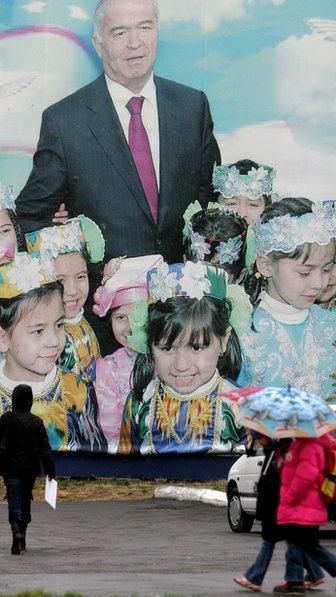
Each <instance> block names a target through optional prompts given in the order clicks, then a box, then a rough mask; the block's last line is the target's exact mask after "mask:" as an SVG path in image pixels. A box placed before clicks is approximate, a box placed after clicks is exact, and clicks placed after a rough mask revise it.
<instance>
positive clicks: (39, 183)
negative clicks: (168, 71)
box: [17, 0, 220, 262]
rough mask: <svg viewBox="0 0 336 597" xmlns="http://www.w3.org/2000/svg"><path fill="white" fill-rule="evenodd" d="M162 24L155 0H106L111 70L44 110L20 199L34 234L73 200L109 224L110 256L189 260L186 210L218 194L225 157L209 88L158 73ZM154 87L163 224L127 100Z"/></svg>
mask: <svg viewBox="0 0 336 597" xmlns="http://www.w3.org/2000/svg"><path fill="white" fill-rule="evenodd" d="M158 30H159V24H158V10H157V3H156V2H153V0H103V1H102V2H99V3H98V6H97V9H96V12H95V19H94V38H93V42H94V45H95V47H96V49H97V52H98V53H99V55H100V56H101V58H102V61H103V67H104V71H105V72H104V74H102V75H101V76H100V77H98V79H96V80H95V81H94V82H93V83H91V84H89V85H87V86H86V87H84V88H82V89H80V90H79V91H77V92H76V93H74V94H72V95H70V96H69V97H67V98H65V99H63V100H62V101H60V102H58V103H57V104H55V105H53V106H51V107H49V108H48V109H47V110H45V112H44V113H43V117H42V126H41V132H40V139H39V142H38V147H37V151H36V153H35V156H34V165H33V169H32V172H31V174H30V177H29V179H28V182H27V183H26V185H25V187H24V188H23V190H22V191H21V193H20V194H19V197H18V199H17V212H18V216H19V219H20V221H21V223H22V226H23V228H24V231H25V232H26V231H31V230H34V229H37V228H40V227H41V226H43V225H48V223H50V221H51V218H52V217H53V214H54V212H55V211H57V209H58V206H59V205H60V203H65V206H66V209H67V210H68V212H69V215H70V216H74V215H78V214H79V213H84V214H85V215H86V216H89V217H91V218H92V219H93V220H95V221H96V222H97V224H98V225H99V226H100V227H101V229H102V232H103V234H104V236H105V239H106V259H107V260H108V259H110V258H111V257H115V256H119V255H128V256H137V255H142V254H147V253H148V254H150V253H161V254H162V255H163V256H164V258H165V259H166V260H168V261H170V262H174V261H180V260H181V258H182V234H181V233H182V227H183V219H182V215H183V212H184V210H185V209H186V207H187V206H188V204H189V203H190V202H192V201H195V200H196V199H198V200H199V201H200V202H201V204H202V205H204V206H205V205H206V204H207V202H208V201H209V199H212V198H213V191H212V188H211V175H212V169H213V166H214V163H215V162H216V163H219V162H220V155H219V150H218V146H217V143H216V140H215V138H214V136H213V133H212V130H213V123H212V119H211V114H210V109H209V104H208V101H207V99H206V96H205V95H204V93H202V92H200V91H197V90H195V89H191V88H189V87H185V86H183V85H179V84H177V83H173V82H171V81H168V80H165V79H162V78H160V77H155V76H154V78H153V74H152V69H153V64H154V60H155V57H156V45H157V39H158ZM148 85H149V86H150V89H149V92H148V90H147V94H146V95H145V99H144V105H143V113H144V111H145V109H147V108H148V106H149V115H147V120H145V117H146V115H144V117H143V120H144V124H145V127H146V128H147V127H148V128H147V133H148V137H149V142H150V146H151V151H152V154H153V162H154V167H155V171H156V178H157V183H158V206H157V209H158V215H157V219H156V220H157V221H155V220H154V218H153V216H152V214H151V210H150V207H149V205H148V200H147V198H146V195H145V192H144V188H143V185H142V183H141V180H140V176H139V174H138V171H137V167H136V165H135V162H134V160H133V157H132V154H131V151H130V147H129V144H128V131H127V117H128V120H130V116H129V113H126V110H125V106H122V99H123V90H125V92H126V98H125V99H127V93H129V97H131V96H132V95H141V93H142V90H143V89H144V87H145V86H146V87H148ZM152 90H154V94H153V93H152V95H151V91H152ZM155 95H156V97H155ZM155 102H156V105H153V104H155ZM124 112H125V113H124ZM153 145H154V147H153ZM155 154H156V157H155Z"/></svg>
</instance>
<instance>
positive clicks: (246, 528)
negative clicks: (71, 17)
mask: <svg viewBox="0 0 336 597" xmlns="http://www.w3.org/2000/svg"><path fill="white" fill-rule="evenodd" d="M264 458H265V457H264V454H263V453H262V450H261V451H260V454H259V455H258V453H257V455H256V456H246V454H243V455H242V456H240V458H238V460H236V462H234V464H233V465H232V466H231V468H230V470H229V475H228V482H227V488H226V495H227V500H228V507H227V514H228V521H229V525H230V528H231V530H232V531H233V532H234V533H249V532H250V530H251V529H252V526H253V522H254V519H255V514H256V506H257V483H258V481H259V477H260V471H261V467H262V464H263V462H264Z"/></svg>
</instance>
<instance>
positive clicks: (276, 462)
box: [233, 390, 324, 592]
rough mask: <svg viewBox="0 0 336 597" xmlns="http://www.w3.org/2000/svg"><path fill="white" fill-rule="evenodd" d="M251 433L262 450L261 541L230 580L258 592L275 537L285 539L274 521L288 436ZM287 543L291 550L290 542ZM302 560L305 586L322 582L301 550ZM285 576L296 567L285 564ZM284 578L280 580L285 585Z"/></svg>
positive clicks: (290, 576)
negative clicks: (251, 557)
mask: <svg viewBox="0 0 336 597" xmlns="http://www.w3.org/2000/svg"><path fill="white" fill-rule="evenodd" d="M238 391H239V390H238ZM253 436H254V444H255V443H259V444H261V445H262V446H263V448H264V454H265V459H264V462H263V466H262V469H261V473H260V478H259V482H258V496H257V511H256V519H257V520H260V521H261V536H262V543H261V546H260V550H259V552H258V554H257V557H256V559H255V561H254V563H253V564H252V565H251V566H250V567H249V568H248V570H247V571H246V573H245V574H244V576H235V577H234V579H233V580H234V581H235V582H236V583H237V584H238V585H240V586H242V587H244V588H246V589H250V590H252V591H255V592H259V591H261V589H262V583H263V580H264V578H265V575H266V573H267V570H268V567H269V565H270V563H271V560H272V557H273V552H274V548H275V545H276V543H277V542H278V541H284V540H285V535H284V530H283V528H282V527H281V526H279V525H278V524H277V508H278V504H279V494H280V467H281V465H282V462H283V458H284V455H285V453H286V450H287V448H288V446H289V444H290V442H291V439H281V440H272V439H270V438H269V437H267V436H266V435H261V434H259V433H257V432H253ZM288 547H289V552H290V550H291V545H289V546H288ZM294 549H295V548H294ZM294 557H295V554H294ZM294 557H293V559H294ZM303 563H304V567H305V568H306V570H307V576H306V581H305V585H304V586H305V587H313V586H318V585H319V584H321V583H322V582H324V579H323V572H322V570H321V568H320V566H319V565H318V564H316V563H315V562H314V561H313V560H312V559H311V558H310V557H308V556H307V555H305V554H303ZM285 577H286V579H287V581H288V580H290V579H293V580H294V582H295V581H296V569H295V567H292V566H288V567H287V568H286V574H285ZM308 579H309V580H308ZM287 581H286V582H285V583H283V584H284V585H287V584H288V582H287ZM279 586H280V585H279Z"/></svg>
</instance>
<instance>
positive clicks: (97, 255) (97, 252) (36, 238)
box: [25, 215, 105, 263]
mask: <svg viewBox="0 0 336 597" xmlns="http://www.w3.org/2000/svg"><path fill="white" fill-rule="evenodd" d="M25 237H26V243H27V250H28V252H29V253H34V254H40V255H44V256H45V255H47V256H48V257H49V258H54V259H55V258H56V257H57V256H58V255H62V254H64V253H76V252H83V251H85V252H86V253H87V255H88V258H89V261H90V262H91V263H98V262H99V261H102V260H103V259H104V253H105V240H104V237H103V235H102V233H101V230H100V228H99V226H97V224H96V223H95V222H94V221H93V220H91V219H90V218H87V217H86V216H83V215H80V216H77V217H76V218H71V219H70V220H67V221H66V222H64V223H63V224H59V225H57V226H48V227H46V228H42V229H41V230H35V231H34V232H29V233H28V234H26V235H25Z"/></svg>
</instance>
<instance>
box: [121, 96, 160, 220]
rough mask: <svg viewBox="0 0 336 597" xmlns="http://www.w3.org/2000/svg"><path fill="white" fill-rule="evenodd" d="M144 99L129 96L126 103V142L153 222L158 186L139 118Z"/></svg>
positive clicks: (146, 139)
mask: <svg viewBox="0 0 336 597" xmlns="http://www.w3.org/2000/svg"><path fill="white" fill-rule="evenodd" d="M144 99H145V98H144V97H143V96H140V97H139V96H137V97H131V99H130V100H129V102H128V103H127V104H126V108H127V110H128V111H129V113H130V115H131V118H130V121H129V127H128V144H129V148H130V151H131V154H132V157H133V160H134V163H135V165H136V169H137V171H138V174H139V178H140V180H141V183H142V186H143V189H144V191H145V195H146V198H147V201H148V205H149V209H150V211H151V214H152V216H153V220H154V222H156V221H157V216H158V203H159V200H158V187H157V181H156V174H155V169H154V164H153V158H152V153H151V148H150V145H149V140H148V135H147V132H146V129H145V127H144V124H143V122H142V118H141V109H142V105H143V102H144Z"/></svg>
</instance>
